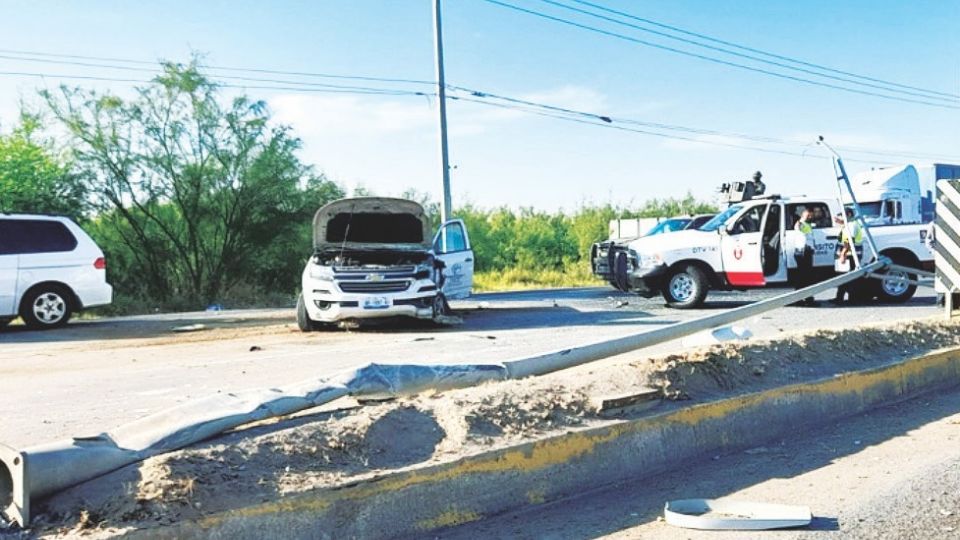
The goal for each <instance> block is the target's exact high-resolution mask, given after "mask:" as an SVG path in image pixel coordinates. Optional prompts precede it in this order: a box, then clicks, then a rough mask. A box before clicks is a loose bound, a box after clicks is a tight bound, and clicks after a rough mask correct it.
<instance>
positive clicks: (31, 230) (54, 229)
mask: <svg viewBox="0 0 960 540" xmlns="http://www.w3.org/2000/svg"><path fill="white" fill-rule="evenodd" d="M76 247H77V239H76V238H75V237H74V236H73V234H72V233H71V232H70V229H67V227H66V226H65V225H64V224H63V223H60V222H59V221H49V220H39V219H0V255H19V254H29V253H58V252H64V251H73V250H74V249H75V248H76Z"/></svg>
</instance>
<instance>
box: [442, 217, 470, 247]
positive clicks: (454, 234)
mask: <svg viewBox="0 0 960 540" xmlns="http://www.w3.org/2000/svg"><path fill="white" fill-rule="evenodd" d="M437 240H438V242H437V243H438V244H440V245H439V246H438V247H439V248H440V249H437V250H436V251H437V253H456V252H457V251H466V250H467V239H466V238H465V237H464V235H463V227H462V226H461V225H460V224H459V223H451V224H450V225H447V226H446V227H444V228H443V232H441V233H440V238H438V239H437Z"/></svg>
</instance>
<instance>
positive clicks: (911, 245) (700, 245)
mask: <svg viewBox="0 0 960 540" xmlns="http://www.w3.org/2000/svg"><path fill="white" fill-rule="evenodd" d="M747 184H748V185H749V182H747ZM747 191H752V190H749V189H748V190H747ZM762 192H763V190H762V188H761V189H760V190H759V193H761V194H762ZM804 209H810V210H811V211H812V212H813V216H814V218H813V220H814V223H813V227H814V229H813V233H812V234H813V237H814V244H815V251H814V261H813V271H814V272H815V273H816V277H817V278H818V279H826V278H829V277H831V276H833V275H836V273H835V270H834V252H835V249H836V245H837V241H838V237H839V234H840V227H839V226H837V225H835V224H834V223H833V216H834V215H836V214H838V213H839V212H841V210H842V208H841V205H840V203H839V202H838V201H837V200H836V199H831V198H815V197H805V196H804V197H780V196H778V195H770V196H762V195H760V196H752V195H748V196H746V197H743V198H742V200H740V201H739V202H735V203H733V204H731V205H730V206H729V207H728V208H727V209H726V210H724V211H723V212H722V213H720V214H718V215H717V216H716V217H714V218H713V219H712V220H710V221H709V222H707V223H706V224H705V225H703V226H702V227H700V228H699V229H697V230H684V231H678V232H675V233H672V234H668V235H661V236H651V237H643V238H638V239H636V240H634V241H631V242H629V243H627V244H625V245H618V246H612V249H610V250H609V251H608V252H606V253H603V254H602V255H600V254H597V255H595V256H594V258H593V261H592V265H593V272H594V273H595V274H597V275H598V276H600V277H603V278H604V279H608V280H610V281H611V282H613V283H616V286H617V288H619V289H621V290H626V291H633V292H636V293H638V294H640V295H642V296H645V297H647V298H649V297H652V296H654V295H656V294H662V295H663V297H664V299H665V300H666V301H667V304H668V305H669V306H671V307H675V308H695V307H698V306H700V305H702V304H703V302H704V299H705V298H706V296H707V293H708V292H709V291H710V290H711V289H718V290H745V289H751V288H763V287H778V286H779V287H783V286H792V285H794V284H795V283H796V282H797V281H801V280H798V279H797V262H796V259H795V258H794V252H795V250H796V249H802V247H803V245H804V244H803V242H804V238H803V236H802V234H801V233H799V232H797V231H795V230H794V224H795V223H796V221H797V219H798V218H799V216H800V213H801V212H802V211H803V210H804ZM924 230H925V226H924V225H921V224H909V225H886V226H873V227H870V232H871V233H872V235H873V238H874V241H875V242H876V244H877V249H878V251H879V252H880V255H883V256H887V257H890V258H891V259H892V260H893V262H894V263H896V264H898V265H903V266H908V267H911V268H918V269H925V270H932V268H933V254H932V252H931V251H930V250H929V249H928V248H927V247H926V245H925V244H924V242H923V232H924ZM864 249H865V253H864V255H863V257H864V259H865V260H868V261H869V260H872V258H873V257H874V254H873V253H872V252H871V251H870V249H869V247H868V246H867V243H865V244H864ZM887 275H889V276H890V277H889V278H887V279H883V280H877V279H869V280H866V279H865V280H862V282H860V281H858V282H857V285H856V287H855V288H854V293H853V294H852V295H853V296H854V297H855V298H857V299H859V300H865V299H867V298H872V297H876V298H878V299H880V300H882V301H886V302H905V301H906V300H908V299H909V298H911V297H912V296H913V294H914V292H915V291H916V285H913V284H910V283H908V282H906V281H904V280H903V278H904V277H906V278H908V279H911V280H914V281H915V280H916V276H915V275H913V274H908V273H905V272H898V271H892V270H891V271H887Z"/></svg>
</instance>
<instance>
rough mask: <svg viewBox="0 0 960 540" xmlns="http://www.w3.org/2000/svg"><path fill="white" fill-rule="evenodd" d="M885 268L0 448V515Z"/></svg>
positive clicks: (730, 318)
mask: <svg viewBox="0 0 960 540" xmlns="http://www.w3.org/2000/svg"><path fill="white" fill-rule="evenodd" d="M889 264H890V261H889V259H886V258H881V260H879V261H877V262H874V263H871V264H868V265H866V266H864V267H862V268H860V269H858V270H855V271H853V272H849V273H847V274H844V275H841V276H837V277H834V278H831V279H828V280H826V281H823V282H821V283H818V284H816V285H812V286H810V287H807V288H805V289H800V290H797V291H792V292H788V293H785V294H782V295H779V296H775V297H773V298H770V299H767V300H763V301H760V302H755V303H753V304H749V305H746V306H742V307H739V308H735V309H730V310H727V311H723V312H720V313H716V314H713V315H708V316H705V317H701V318H698V319H694V320H691V321H684V322H679V323H675V324H671V325H668V326H664V327H662V328H658V329H655V330H651V331H644V332H642V333H637V334H631V335H627V336H624V337H620V338H615V339H610V340H604V341H599V342H596V343H591V344H587V345H582V346H577V347H571V348H568V349H563V350H559V351H553V352H550V353H546V354H542V355H537V356H532V357H527V358H521V359H517V360H510V361H506V362H503V363H499V364H464V365H432V366H431V365H412V364H401V365H394V364H369V365H367V366H364V367H361V368H359V369H351V370H348V371H344V372H341V373H339V374H336V375H334V376H332V377H328V378H321V379H316V380H308V381H302V382H300V383H297V384H293V385H290V386H287V387H284V388H270V389H258V390H248V391H244V392H235V393H227V394H217V395H213V396H209V397H206V398H201V399H197V400H194V401H191V402H188V403H185V404H183V405H180V406H177V407H173V408H170V409H166V410H164V411H160V412H158V413H155V414H152V415H150V416H147V417H145V418H142V419H140V420H137V421H134V422H131V423H128V424H124V425H123V426H120V427H118V428H117V429H114V430H113V431H110V432H106V433H102V434H100V435H97V436H93V437H77V438H73V439H69V440H64V441H60V442H56V443H52V444H47V445H41V446H34V447H30V448H27V449H24V450H20V451H18V450H15V449H13V448H10V447H7V446H4V445H2V444H0V513H2V514H3V515H4V516H5V517H6V518H7V519H8V520H11V521H14V522H16V523H18V524H19V525H21V526H25V525H26V524H28V523H29V521H30V503H31V501H34V500H36V499H39V498H41V497H44V496H46V495H50V494H52V493H55V492H57V491H60V490H62V489H65V488H67V487H70V486H73V485H76V484H79V483H81V482H85V481H87V480H90V479H92V478H96V477H97V476H101V475H103V474H106V473H108V472H110V471H113V470H116V469H119V468H120V467H123V466H125V465H129V464H130V463H135V462H137V461H142V460H144V459H147V458H148V457H151V456H155V455H158V454H162V453H165V452H170V451H173V450H176V449H178V448H183V447H184V446H187V445H190V444H194V443H196V442H199V441H202V440H205V439H208V438H210V437H213V436H214V435H217V434H219V433H223V432H224V431H227V430H230V429H233V428H236V427H239V426H242V425H245V424H249V423H251V422H256V421H259V420H264V419H267V418H273V417H278V416H284V415H289V414H293V413H295V412H298V411H302V410H305V409H310V408H313V407H317V406H320V405H323V404H325V403H329V402H331V401H333V400H335V399H339V398H341V397H344V396H354V397H364V398H371V399H375V398H383V397H396V396H401V395H410V394H416V393H419V392H422V391H425V390H430V389H435V390H449V389H454V388H465V387H469V386H476V385H479V384H481V383H484V382H487V381H499V380H505V379H519V378H523V377H529V376H534V375H542V374H546V373H550V372H553V371H559V370H562V369H567V368H570V367H574V366H578V365H581V364H585V363H588V362H592V361H594V360H598V359H602V358H608V357H610V356H615V355H618V354H623V353H626V352H630V351H633V350H636V349H640V348H643V347H649V346H651V345H655V344H658V343H662V342H665V341H670V340H673V339H678V338H682V337H686V336H688V335H691V334H695V333H697V332H701V331H704V330H709V329H711V328H716V327H718V326H722V325H725V324H730V323H732V322H736V321H739V320H742V319H746V318H749V317H752V316H755V315H759V314H761V313H764V312H767V311H770V310H772V309H776V308H778V307H782V306H785V305H788V304H791V303H793V302H796V301H799V300H802V299H804V298H806V297H808V296H811V295H814V294H817V293H819V292H822V291H826V290H829V289H832V288H835V287H837V286H839V285H843V284H844V283H848V282H850V281H854V280H856V279H859V278H861V277H864V276H866V275H868V274H870V273H873V272H876V271H879V270H882V269H883V268H884V267H885V266H887V265H889Z"/></svg>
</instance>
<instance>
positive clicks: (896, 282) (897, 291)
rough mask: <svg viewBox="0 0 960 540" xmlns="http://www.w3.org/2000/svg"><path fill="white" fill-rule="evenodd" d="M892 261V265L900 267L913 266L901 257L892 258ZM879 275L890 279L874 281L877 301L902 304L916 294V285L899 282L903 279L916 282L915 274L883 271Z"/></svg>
mask: <svg viewBox="0 0 960 540" xmlns="http://www.w3.org/2000/svg"><path fill="white" fill-rule="evenodd" d="M892 259H893V263H894V264H899V265H901V266H913V264H911V261H905V260H903V258H902V257H892ZM880 273H882V274H884V275H886V276H890V277H889V278H886V279H878V280H876V293H877V300H880V301H881V302H886V303H890V304H902V303H904V302H906V301H907V300H909V299H911V298H913V295H914V294H915V293H916V292H917V286H916V285H914V284H912V283H907V282H905V281H901V280H902V279H904V278H905V279H909V280H911V281H916V280H917V275H916V274H911V273H909V272H904V271H902V270H884V271H883V272H880ZM898 278H899V279H898Z"/></svg>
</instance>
